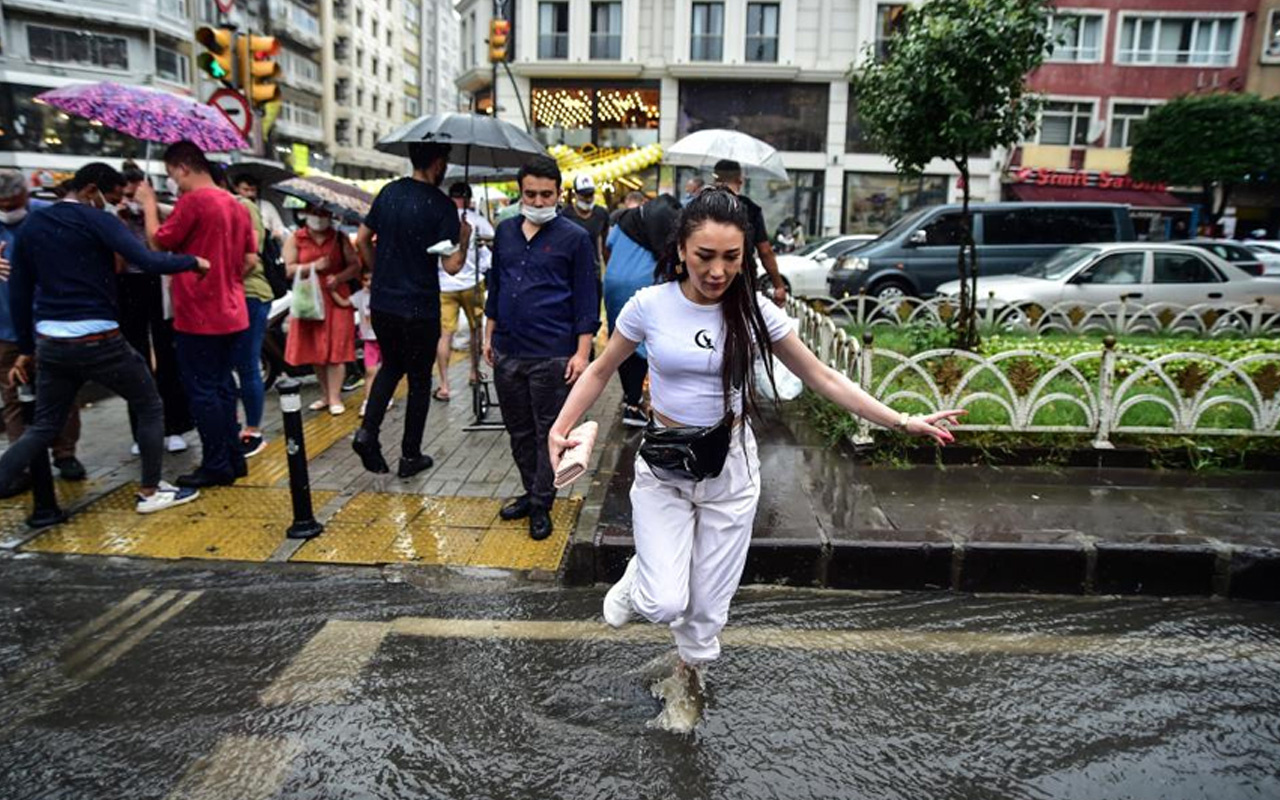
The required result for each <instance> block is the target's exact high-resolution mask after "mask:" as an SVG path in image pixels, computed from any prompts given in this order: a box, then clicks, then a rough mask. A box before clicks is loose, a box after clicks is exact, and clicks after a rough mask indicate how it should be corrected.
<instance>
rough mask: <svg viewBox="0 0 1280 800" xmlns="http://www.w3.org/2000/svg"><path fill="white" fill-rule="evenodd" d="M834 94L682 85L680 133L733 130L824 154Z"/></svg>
mask: <svg viewBox="0 0 1280 800" xmlns="http://www.w3.org/2000/svg"><path fill="white" fill-rule="evenodd" d="M829 94H830V86H829V85H828V84H825V83H776V82H774V83H768V82H760V81H752V82H750V83H748V82H742V81H681V82H680V119H679V124H678V126H677V127H678V132H679V135H680V136H686V135H688V134H690V133H694V132H696V131H700V130H703V129H705V128H728V129H730V130H737V131H742V132H743V133H747V134H750V135H752V136H754V137H756V138H757V139H760V140H762V141H764V142H767V143H769V144H771V145H773V146H774V147H776V148H777V149H779V150H790V151H794V152H809V153H816V152H821V151H823V150H825V149H826V144H827V98H828V95H829Z"/></svg>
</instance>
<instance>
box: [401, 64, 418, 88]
mask: <svg viewBox="0 0 1280 800" xmlns="http://www.w3.org/2000/svg"><path fill="white" fill-rule="evenodd" d="M404 82H405V85H406V86H413V87H415V88H417V87H419V86H421V85H422V78H421V76H419V75H418V71H417V70H416V69H406V70H405V71H404Z"/></svg>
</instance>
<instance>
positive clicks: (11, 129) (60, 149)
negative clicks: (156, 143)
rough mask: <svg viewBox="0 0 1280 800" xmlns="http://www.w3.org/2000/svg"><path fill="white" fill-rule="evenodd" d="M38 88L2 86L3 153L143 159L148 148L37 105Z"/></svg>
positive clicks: (0, 123) (0, 145)
mask: <svg viewBox="0 0 1280 800" xmlns="http://www.w3.org/2000/svg"><path fill="white" fill-rule="evenodd" d="M43 91H45V89H44V88H42V87H38V86H26V85H23V84H14V83H6V84H0V150H7V151H25V152H35V153H57V154H63V155H74V156H104V157H115V158H142V157H143V156H145V155H146V144H145V143H143V142H140V141H138V140H137V139H134V138H133V137H132V136H125V135H124V134H122V133H117V132H116V131H114V130H112V129H111V128H108V127H105V126H103V125H95V124H93V123H91V122H89V121H88V120H85V119H82V118H80V117H76V116H72V115H70V114H67V113H65V112H62V111H59V110H58V109H56V108H54V107H52V106H50V105H47V104H45V103H38V102H36V100H35V96H36V95H38V94H40V93H41V92H43Z"/></svg>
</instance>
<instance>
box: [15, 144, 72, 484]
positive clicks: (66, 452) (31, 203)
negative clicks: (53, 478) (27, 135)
mask: <svg viewBox="0 0 1280 800" xmlns="http://www.w3.org/2000/svg"><path fill="white" fill-rule="evenodd" d="M47 205H49V203H47V202H45V201H43V200H32V199H31V196H30V195H29V194H28V193H27V187H26V184H25V183H24V182H23V180H22V173H21V172H19V171H18V170H16V169H3V170H0V398H3V401H4V431H5V435H6V436H7V437H8V439H9V444H13V443H14V442H16V441H18V438H19V437H20V436H22V432H23V431H24V430H26V425H25V423H23V421H22V405H21V404H20V403H19V402H18V386H17V384H16V383H14V382H13V381H12V380H10V379H9V371H10V370H12V369H13V365H14V364H15V363H16V362H17V360H18V355H19V353H18V332H17V330H16V329H15V328H14V325H13V318H12V317H11V316H10V314H9V283H8V280H9V269H10V266H11V265H10V259H11V258H12V257H13V247H14V242H15V239H16V237H17V235H18V231H19V230H21V229H22V224H23V222H24V221H25V220H26V219H27V215H28V214H29V213H30V212H32V211H35V210H37V209H40V208H44V207H45V206H47ZM79 439H80V409H79V407H77V406H76V405H75V404H74V403H73V404H72V407H71V413H70V414H68V415H67V424H66V425H64V426H63V428H62V431H61V432H60V433H59V434H58V436H57V438H55V439H54V440H53V447H52V449H53V458H54V463H55V464H57V465H58V474H59V475H60V476H61V477H62V478H64V479H66V480H83V479H84V477H85V469H84V465H82V464H81V463H80V461H79V459H77V458H76V442H78V441H79ZM30 484H31V477H30V475H28V474H27V473H26V472H23V473H22V474H21V476H20V477H18V478H17V479H16V480H15V481H14V482H13V484H11V485H9V486H0V497H10V496H12V495H15V494H19V493H21V492H24V491H26V490H27V488H28V487H29V486H30Z"/></svg>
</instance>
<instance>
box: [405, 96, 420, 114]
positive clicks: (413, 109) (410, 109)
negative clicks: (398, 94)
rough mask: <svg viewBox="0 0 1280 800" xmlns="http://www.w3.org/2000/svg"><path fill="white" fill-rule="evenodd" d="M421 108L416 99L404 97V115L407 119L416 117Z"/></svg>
mask: <svg viewBox="0 0 1280 800" xmlns="http://www.w3.org/2000/svg"><path fill="white" fill-rule="evenodd" d="M420 108H421V106H419V105H418V98H416V97H406V98H405V99H404V113H405V116H408V117H416V116H418V114H419V113H420V110H419V109H420Z"/></svg>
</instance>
